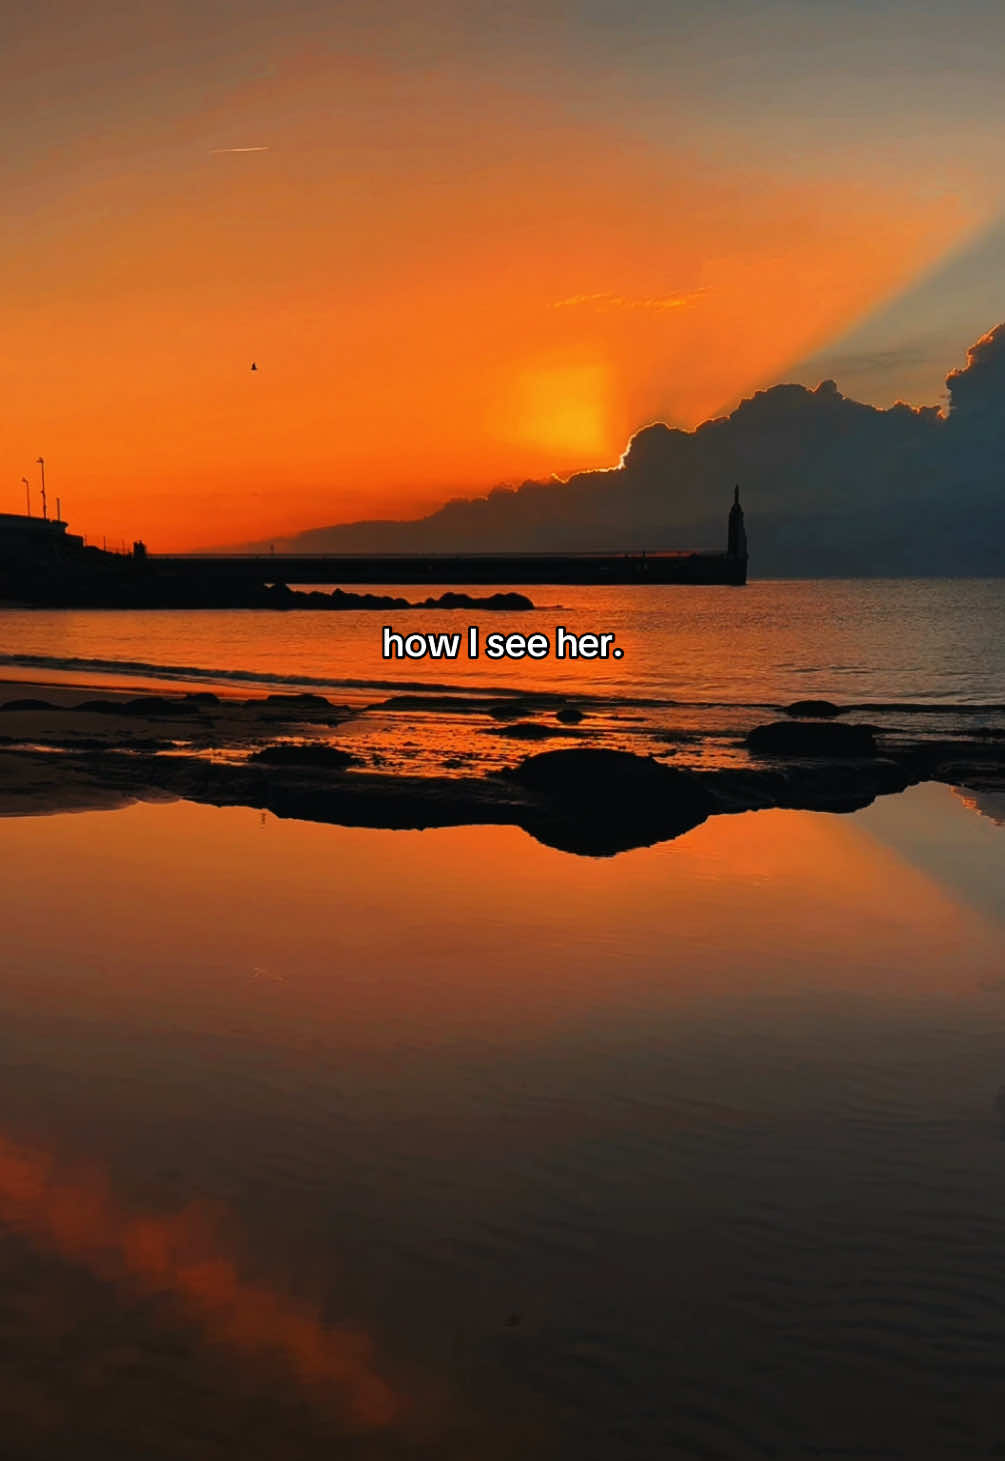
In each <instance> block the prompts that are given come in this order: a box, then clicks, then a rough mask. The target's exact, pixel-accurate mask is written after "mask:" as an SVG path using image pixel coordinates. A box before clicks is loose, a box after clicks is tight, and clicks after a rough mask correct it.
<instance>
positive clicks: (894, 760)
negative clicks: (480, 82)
mask: <svg viewBox="0 0 1005 1461" xmlns="http://www.w3.org/2000/svg"><path fill="white" fill-rule="evenodd" d="M390 698H391V700H392V701H393V700H394V699H395V698H397V699H399V700H400V698H401V697H390ZM552 699H553V700H555V701H560V700H561V697H552ZM12 702H13V703H12ZM514 707H515V708H516V709H517V710H518V711H519V709H526V704H524V705H523V706H520V704H519V697H514ZM387 708H388V707H387V702H381V703H380V704H378V705H376V706H369V707H363V708H361V707H359V706H351V705H346V704H336V703H334V702H331V701H329V700H328V699H327V698H326V697H323V696H319V695H311V694H302V695H291V694H280V693H273V694H270V695H265V696H261V697H257V698H253V699H247V698H237V697H236V696H235V697H234V698H230V697H227V698H223V697H221V696H218V695H215V694H213V693H212V692H208V691H194V692H189V693H188V694H184V693H180V692H177V691H176V692H175V693H173V694H171V695H163V694H158V695H150V694H140V695H137V694H130V693H129V692H128V691H127V690H124V689H120V690H115V691H112V690H101V691H100V693H97V694H96V693H95V692H94V687H93V686H91V687H86V686H80V685H77V686H71V685H68V684H61V685H52V684H49V683H45V682H39V681H27V680H19V681H4V682H0V815H3V816H16V815H43V814H49V813H54V812H60V811H71V810H93V809H98V808H111V807H115V806H122V805H126V804H128V803H130V802H134V801H143V800H164V799H185V800H190V801H196V802H202V803H206V804H210V805H216V806H247V807H251V808H255V809H260V810H263V811H270V812H272V813H273V814H274V815H276V816H279V817H293V818H298V819H301V820H306V821H316V822H329V823H336V824H341V825H345V826H367V827H375V828H387V829H401V828H421V827H446V826H459V825H473V824H480V825H510V826H518V827H521V828H522V829H523V830H524V831H526V832H527V833H528V834H529V835H530V836H533V837H535V838H537V839H538V840H539V841H541V842H544V843H546V844H548V845H550V846H554V847H557V848H560V849H562V850H565V851H568V852H574V853H580V854H583V855H587V856H610V855H613V854H615V853H617V852H620V851H624V850H627V849H628V848H631V847H639V846H647V845H651V844H653V843H656V842H662V841H667V840H670V839H672V838H674V837H676V836H679V835H681V834H682V833H683V832H685V831H687V830H689V829H690V828H691V827H694V826H697V825H699V823H701V822H703V821H704V820H706V818H708V817H710V816H716V815H728V814H732V813H737V812H743V811H754V810H763V809H767V808H771V807H786V808H790V809H799V810H808V811H830V812H850V811H853V810H858V809H859V808H861V807H864V806H867V805H869V803H870V802H872V801H874V800H875V799H876V797H878V796H883V795H890V794H893V793H896V792H900V791H903V790H905V789H906V788H907V787H908V786H911V785H915V784H917V783H918V782H922V781H939V782H943V783H945V784H947V785H950V786H954V787H958V788H960V789H961V790H962V791H964V792H967V793H970V794H974V795H977V796H988V795H990V796H992V797H997V796H998V795H1001V794H1002V793H1003V792H1005V737H1003V736H1002V734H1001V732H1000V731H987V730H980V731H977V732H976V733H975V734H973V735H970V736H956V737H953V738H946V739H937V740H933V739H931V738H929V739H917V740H915V741H913V742H911V741H909V740H908V741H905V739H904V737H903V736H900V737H898V738H897V739H896V742H895V743H891V742H890V740H889V738H885V737H884V736H883V734H882V733H881V732H880V733H877V734H876V735H875V736H873V734H872V730H871V729H870V728H869V727H868V726H865V725H863V724H862V723H861V721H860V720H856V721H855V722H849V721H848V720H847V718H846V715H845V713H842V712H839V714H838V715H837V716H834V715H830V716H826V717H824V716H821V717H820V718H815V719H805V718H790V719H788V720H783V721H778V720H771V719H770V712H767V713H765V714H764V715H763V716H762V717H761V724H760V726H759V727H755V728H754V731H752V732H751V733H750V734H749V735H748V736H747V737H746V738H744V740H743V741H742V742H741V743H740V744H739V745H738V747H737V757H736V760H735V763H734V764H729V765H720V766H712V767H708V766H705V767H703V766H701V765H700V764H693V762H692V764H688V759H687V748H686V745H684V746H679V747H670V746H668V747H667V750H666V758H662V757H659V756H652V755H640V754H637V753H633V752H631V751H627V750H624V749H618V748H610V747H607V746H605V745H604V733H603V730H602V729H601V728H600V727H597V726H593V725H591V723H590V722H589V721H587V722H586V725H585V726H584V727H580V726H579V725H576V724H575V723H571V724H568V725H562V726H557V727H553V726H552V725H551V724H549V725H548V726H541V724H540V723H539V722H534V721H520V720H519V719H516V720H514V719H512V717H510V718H509V720H508V722H507V721H506V720H505V717H504V723H503V725H502V727H501V730H502V731H503V732H505V731H507V730H508V731H510V732H512V731H513V730H514V729H518V730H519V729H520V728H521V727H523V728H524V732H525V733H524V734H521V735H518V736H516V737H511V738H510V739H509V740H507V741H505V742H504V743H503V744H505V745H506V746H507V750H508V755H507V758H506V764H503V765H500V766H498V767H495V768H494V769H489V770H482V771H479V772H478V773H477V774H470V770H469V769H468V768H466V767H465V766H464V765H463V763H461V762H458V765H457V768H456V769H457V774H451V775H446V774H443V773H442V771H440V772H439V773H434V774H422V771H421V764H422V763H421V759H420V758H418V757H416V758H415V760H416V765H415V769H414V770H413V771H412V772H411V773H410V772H409V771H408V770H407V766H408V758H407V756H405V757H404V759H403V760H402V762H401V763H400V764H399V765H398V767H397V768H396V769H392V770H388V769H386V768H385V767H384V766H383V765H381V764H380V761H381V758H379V757H377V756H374V755H370V756H366V755H365V754H361V753H360V751H359V749H358V747H359V746H360V745H361V744H365V743H364V742H362V741H361V740H360V737H359V727H360V725H361V724H364V723H368V717H371V718H372V717H373V715H374V714H378V715H379V713H380V712H381V711H385V710H387ZM391 708H392V709H393V708H394V707H393V706H392V707H391ZM398 709H399V710H400V709H401V707H400V706H399V707H398ZM406 709H407V707H406ZM486 709H487V706H486V705H482V706H478V707H476V708H475V709H474V710H470V709H469V711H468V715H467V719H468V721H469V722H470V719H471V716H472V715H475V714H483V713H485V712H486ZM503 709H504V710H505V707H503ZM570 720H572V721H574V720H575V716H574V715H572V716H570ZM528 727H530V728H534V727H537V728H539V729H541V730H542V735H543V738H545V739H546V740H547V742H548V744H547V746H546V748H544V749H540V748H536V747H534V746H530V745H525V744H523V742H524V741H526V740H535V741H536V740H538V739H539V738H541V737H539V736H538V735H537V734H535V735H533V736H530V735H527V734H526V730H527V728H528ZM757 737H760V738H761V740H762V741H763V740H765V739H766V740H767V742H768V744H769V745H771V746H773V747H776V748H775V749H772V750H771V751H770V753H767V754H766V753H765V752H764V751H760V752H757V753H756V754H755V753H754V752H753V751H752V750H751V749H750V745H749V742H750V741H753V742H754V744H755V745H757V744H760V742H759V741H758V740H757ZM553 739H557V740H558V743H559V746H558V749H554V748H553V747H552V745H551V742H552V740H553ZM403 767H404V768H406V769H403Z"/></svg>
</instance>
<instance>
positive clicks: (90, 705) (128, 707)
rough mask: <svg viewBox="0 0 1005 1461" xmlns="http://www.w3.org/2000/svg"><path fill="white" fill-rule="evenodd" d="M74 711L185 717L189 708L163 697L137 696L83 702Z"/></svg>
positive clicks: (96, 713)
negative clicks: (126, 698) (125, 698)
mask: <svg viewBox="0 0 1005 1461" xmlns="http://www.w3.org/2000/svg"><path fill="white" fill-rule="evenodd" d="M74 709H75V710H86V711H89V712H90V713H91V714H92V715H187V714H189V713H190V711H191V706H186V705H185V704H184V703H183V702H182V701H181V700H168V699H167V698H166V697H165V696H163V695H139V696H137V697H136V698H135V699H133V700H83V701H81V703H80V704H79V705H76V706H74Z"/></svg>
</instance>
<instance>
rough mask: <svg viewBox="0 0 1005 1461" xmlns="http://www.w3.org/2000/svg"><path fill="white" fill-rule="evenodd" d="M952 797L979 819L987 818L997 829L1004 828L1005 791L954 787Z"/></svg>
mask: <svg viewBox="0 0 1005 1461" xmlns="http://www.w3.org/2000/svg"><path fill="white" fill-rule="evenodd" d="M953 795H954V796H955V797H958V798H959V800H960V801H961V802H962V803H963V805H964V806H965V807H967V808H969V810H970V811H972V812H976V813H977V815H978V816H979V817H987V819H988V821H989V822H994V823H995V825H996V826H998V827H1005V791H973V790H971V788H970V787H967V786H954V787H953Z"/></svg>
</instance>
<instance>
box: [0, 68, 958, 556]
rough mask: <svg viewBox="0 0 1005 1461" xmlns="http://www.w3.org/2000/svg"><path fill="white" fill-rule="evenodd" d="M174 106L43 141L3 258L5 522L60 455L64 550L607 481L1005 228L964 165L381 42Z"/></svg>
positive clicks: (56, 468) (21, 181)
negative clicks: (426, 56) (815, 162)
mask: <svg viewBox="0 0 1005 1461" xmlns="http://www.w3.org/2000/svg"><path fill="white" fill-rule="evenodd" d="M169 113H170V114H169V115H162V113H161V112H158V113H157V116H156V118H155V119H154V120H147V121H146V122H143V123H142V125H141V124H138V125H137V126H135V127H133V128H131V129H129V128H109V127H105V128H103V129H92V130H91V131H83V132H81V133H80V134H79V135H76V136H74V135H70V136H66V137H61V138H59V139H57V140H55V141H52V142H50V143H49V144H47V145H46V146H41V147H39V148H38V150H37V152H36V155H35V156H34V158H33V161H32V167H31V169H30V171H25V172H24V173H23V174H21V175H19V176H18V177H17V178H16V179H15V186H14V187H13V190H12V193H11V198H12V207H13V212H14V215H15V217H16V219H17V222H18V227H17V228H16V229H15V230H14V231H13V232H12V233H11V234H10V235H9V236H8V238H7V239H6V240H5V241H4V242H3V244H2V245H0V265H2V268H3V275H4V278H5V281H6V297H7V312H6V327H5V346H6V349H5V351H4V358H3V362H2V365H0V401H2V407H0V414H2V425H3V460H4V470H5V474H6V475H5V482H6V485H5V486H4V488H3V494H2V499H3V500H2V501H0V510H4V511H14V512H16V511H21V510H23V502H24V494H23V488H22V487H21V485H20V479H21V477H22V475H29V476H30V477H31V479H32V483H33V487H35V486H37V481H38V477H37V468H36V467H34V466H33V465H32V463H33V462H34V460H35V458H36V457H37V456H38V455H39V454H42V455H44V456H45V458H46V468H47V481H48V487H49V501H50V508H54V506H55V498H56V496H57V495H58V496H60V497H61V498H62V501H63V511H64V516H66V517H67V518H68V519H69V521H70V522H71V525H72V527H73V528H74V529H75V530H76V531H83V532H85V533H88V534H90V535H91V540H92V541H95V540H96V541H99V542H100V540H101V537H102V535H103V534H106V535H107V537H108V539H109V543H110V544H111V543H113V542H114V543H117V542H118V540H119V539H125V540H127V541H131V540H132V539H133V538H134V537H136V536H142V537H143V538H144V539H145V540H146V541H147V543H148V544H149V545H150V547H151V548H152V549H154V550H155V551H156V550H170V549H181V548H188V547H196V546H210V545H217V544H233V543H238V542H241V541H246V540H249V539H254V538H262V537H269V536H271V535H275V536H279V535H281V534H284V533H289V532H292V531H295V530H297V529H300V528H306V527H311V526H318V525H322V524H326V523H332V522H337V521H344V520H351V519H354V518H364V517H393V516H414V515H418V514H419V513H421V512H423V511H426V510H428V509H430V508H431V507H434V506H436V505H438V504H439V503H440V502H442V501H443V500H445V499H446V498H447V497H450V496H454V495H460V494H465V495H466V494H469V493H472V492H478V491H480V490H485V489H487V488H489V487H491V486H492V485H494V484H496V483H498V482H500V481H511V482H512V481H519V480H521V479H522V478H524V477H527V476H547V475H548V474H550V473H559V474H561V475H565V474H568V473H569V472H570V471H572V470H574V469H576V468H580V467H587V466H606V465H611V464H612V463H614V462H616V461H617V459H618V457H619V456H620V454H621V452H622V451H623V449H624V447H625V445H626V443H627V440H628V438H629V436H630V434H631V432H632V431H633V430H635V429H637V427H638V426H640V425H642V424H643V423H645V422H646V421H649V420H652V419H655V418H660V419H666V420H670V421H672V422H674V423H676V424H682V425H693V424H695V423H696V422H698V421H700V420H701V419H703V418H704V417H705V416H707V415H708V414H711V413H716V412H718V411H721V410H722V409H724V408H729V407H730V406H731V405H732V404H734V403H735V401H736V400H737V399H738V397H739V396H740V395H741V394H743V393H744V392H747V391H749V390H750V389H752V388H754V387H756V386H758V385H761V384H765V383H769V382H771V381H772V380H773V379H775V378H776V376H777V374H778V373H780V372H784V370H785V369H786V367H787V366H789V365H790V364H791V363H792V362H793V361H795V360H798V359H799V358H800V357H801V356H804V355H806V354H807V353H809V352H810V351H811V350H813V349H815V348H817V347H819V346H821V345H822V344H825V343H826V342H827V341H828V340H830V339H832V338H833V337H834V336H836V335H838V334H840V333H841V332H842V331H844V330H845V329H847V328H848V327H849V325H850V324H852V323H853V322H854V321H856V320H857V319H859V318H860V317H862V316H863V315H865V314H867V313H868V312H869V311H870V310H871V309H872V308H873V307H875V306H876V305H877V303H879V302H880V301H882V300H885V299H887V298H888V297H889V296H890V295H891V294H892V293H894V292H895V291H897V290H898V289H901V288H903V287H905V286H906V285H907V284H908V283H909V282H910V281H911V280H913V279H914V278H915V277H917V275H918V274H919V272H920V271H921V270H922V269H924V268H925V267H926V266H928V265H929V264H931V263H932V262H933V261H935V260H937V259H938V258H940V257H941V256H942V255H943V254H944V253H945V252H946V251H947V249H949V248H950V247H951V246H953V245H954V244H956V243H958V241H959V240H960V238H961V237H963V236H965V235H966V234H967V233H968V231H969V230H971V229H972V228H974V227H975V226H976V225H977V224H978V223H979V222H981V221H982V219H983V218H984V216H985V213H986V209H985V208H984V205H983V203H982V201H981V200H980V198H979V197H978V190H977V189H976V187H974V186H971V183H970V182H968V181H967V180H966V179H965V178H963V179H962V181H961V183H960V186H959V187H957V188H948V189H947V188H941V187H933V186H929V185H928V183H927V182H926V180H925V179H924V178H923V177H919V176H913V175H911V174H910V173H909V172H908V173H903V172H897V170H896V169H893V172H894V173H895V174H896V176H892V175H891V169H889V168H884V166H883V165H882V163H881V162H876V161H870V160H869V159H868V158H865V157H863V158H861V159H860V161H859V163H856V165H854V166H852V165H849V164H848V162H847V160H845V162H843V163H842V162H838V163H836V164H835V165H834V166H833V167H831V168H829V169H828V170H826V171H820V172H818V173H814V172H813V170H812V169H810V170H807V169H806V168H797V167H791V166H789V167H783V166H778V167H774V168H772V167H771V166H769V165H768V161H767V160H766V159H765V158H764V157H761V156H756V155H755V156H751V157H744V156H743V155H742V154H741V155H740V156H738V157H737V156H734V157H732V158H730V157H729V156H727V154H726V149H724V148H723V147H721V146H720V145H719V144H718V143H715V142H713V141H709V142H708V143H707V144H703V142H702V140H701V137H700V135H698V133H699V131H700V129H695V128H693V127H688V126H686V125H684V123H683V121H682V122H681V123H680V125H679V127H676V128H675V127H674V126H673V125H670V126H668V127H667V129H666V130H665V133H664V134H663V135H660V136H658V137H650V136H645V135H642V131H641V129H640V128H639V127H638V126H632V125H629V124H628V123H627V122H625V121H623V119H620V118H618V117H617V116H612V115H611V114H610V112H609V111H605V112H604V114H602V115H600V114H598V115H596V116H591V115H589V114H586V115H584V114H583V113H582V111H580V112H578V113H575V114H574V113H573V112H572V111H570V110H569V108H568V107H566V108H564V109H563V107H562V106H561V105H559V104H558V103H557V102H556V103H555V104H552V103H551V102H550V101H549V98H548V96H547V95H546V94H545V95H542V94H540V93H539V92H536V93H533V94H523V93H521V92H520V90H519V89H518V88H514V87H513V85H512V84H503V82H502V81H501V80H497V81H496V82H495V83H492V81H491V78H488V79H486V78H484V77H481V78H479V79H478V81H477V83H475V82H473V81H471V80H470V79H465V78H463V77H459V76H458V75H457V74H456V73H455V72H454V71H451V70H450V69H449V68H448V69H446V70H437V69H435V68H432V69H427V70H425V71H423V72H421V73H420V72H412V71H409V70H407V69H405V70H403V69H401V68H400V67H395V66H394V65H390V64H383V63H379V62H378V61H376V60H374V59H373V58H372V57H369V56H366V55H365V54H363V53H361V54H355V55H348V56H347V55H342V56H340V57H338V58H337V59H333V58H332V57H331V56H330V55H328V56H324V57H320V58H313V57H309V56H307V55H305V53H303V52H300V53H299V54H297V55H292V56H289V57H287V58H285V59H283V60H280V61H277V62H275V63H274V64H273V65H271V66H270V68H269V71H268V75H267V76H265V77H259V78H258V79H254V78H253V79H251V80H246V81H244V82H242V83H241V84H235V85H234V86H233V87H231V88H230V89H229V90H227V91H226V92H225V93H220V92H215V93H214V94H213V97H212V101H211V102H210V101H205V102H204V103H201V104H200V103H199V102H198V101H193V100H192V99H191V98H188V99H187V100H186V102H185V104H184V105H182V104H181V102H179V103H178V105H177V106H176V108H175V109H174V111H173V112H170V109H169ZM140 121H141V122H142V118H141V119H140ZM671 121H672V117H671ZM252 146H258V147H263V148H267V149H268V150H264V151H257V152H229V151H220V150H216V149H223V148H231V147H252ZM961 176H962V175H961ZM252 360H254V361H256V362H257V365H258V370H257V372H255V373H252V372H251V370H250V364H251V362H252ZM949 363H950V364H951V363H952V362H949ZM36 504H37V497H36Z"/></svg>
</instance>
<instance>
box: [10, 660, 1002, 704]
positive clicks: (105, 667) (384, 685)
mask: <svg viewBox="0 0 1005 1461" xmlns="http://www.w3.org/2000/svg"><path fill="white" fill-rule="evenodd" d="M0 666H9V667H10V668H11V669H39V670H55V671H61V672H72V671H79V672H80V673H83V674H101V675H132V676H135V677H137V678H142V679H157V680H179V681H181V682H183V683H185V682H191V683H194V684H207V683H213V682H215V683H218V684H228V683H233V684H238V685H283V686H300V685H309V686H311V687H312V688H314V689H324V690H387V691H392V692H400V691H405V690H407V691H418V692H430V693H437V694H454V695H463V696H467V697H469V698H478V699H483V698H485V697H487V696H492V695H515V696H518V697H519V698H520V699H525V700H534V699H549V698H550V699H564V698H566V697H565V694H564V693H563V692H562V691H556V692H554V693H553V694H551V695H548V694H547V693H546V692H543V691H538V690H527V689H523V688H520V687H518V686H513V685H486V684H481V683H478V684H472V683H470V682H469V683H467V684H458V683H456V682H451V681H445V680H402V679H396V680H380V679H349V678H340V679H335V678H332V677H326V676H320V675H283V674H279V673H277V672H276V671H272V670H236V669H220V668H215V669H214V668H207V667H205V666H200V665H172V664H157V663H153V662H150V661H147V660H130V659H114V658H109V659H89V658H84V657H78V656H72V655H47V654H0ZM570 694H571V696H572V698H574V699H576V700H577V701H582V702H583V703H594V704H598V705H601V704H603V705H615V704H616V705H619V706H630V707H634V708H638V709H662V708H669V707H682V708H687V709H690V710H772V711H779V710H782V709H784V706H783V705H782V704H781V703H779V702H777V701H767V700H749V701H745V700H685V699H680V698H677V699H668V698H666V697H659V696H655V697H654V696H645V697H643V696H637V695H590V694H580V693H579V692H570ZM841 708H842V710H844V711H853V712H870V713H872V714H879V713H886V714H897V715H954V716H955V715H1000V714H1003V713H1005V703H994V702H985V703H975V702H971V701H967V702H963V703H958V702H957V703H949V702H947V701H931V702H924V701H916V700H885V701H881V700H860V701H854V702H849V703H846V704H843V705H842V707H841Z"/></svg>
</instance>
